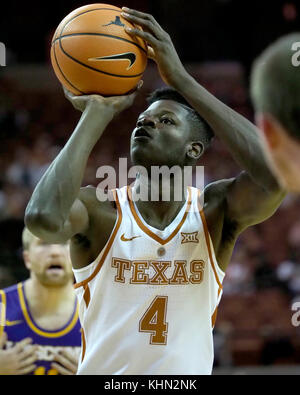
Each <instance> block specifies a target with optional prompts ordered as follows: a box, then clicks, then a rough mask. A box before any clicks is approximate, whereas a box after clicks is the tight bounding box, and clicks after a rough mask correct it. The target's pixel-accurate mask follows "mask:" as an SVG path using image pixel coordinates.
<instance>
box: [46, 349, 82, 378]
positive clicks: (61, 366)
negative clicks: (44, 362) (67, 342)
mask: <svg viewBox="0 0 300 395" xmlns="http://www.w3.org/2000/svg"><path fill="white" fill-rule="evenodd" d="M54 361H56V362H53V363H52V364H51V367H52V369H56V370H57V371H58V373H59V374H61V375H63V376H73V375H75V374H76V373H77V369H78V355H77V353H76V352H71V351H68V350H62V351H60V352H59V353H56V354H55V356H54Z"/></svg>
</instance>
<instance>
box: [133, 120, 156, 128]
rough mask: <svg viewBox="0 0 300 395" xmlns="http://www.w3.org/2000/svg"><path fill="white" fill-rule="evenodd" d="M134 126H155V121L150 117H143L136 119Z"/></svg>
mask: <svg viewBox="0 0 300 395" xmlns="http://www.w3.org/2000/svg"><path fill="white" fill-rule="evenodd" d="M136 126H137V127H138V128H141V127H143V126H149V127H150V128H155V121H154V120H153V119H152V118H150V117H144V118H141V119H139V120H138V121H137V124H136Z"/></svg>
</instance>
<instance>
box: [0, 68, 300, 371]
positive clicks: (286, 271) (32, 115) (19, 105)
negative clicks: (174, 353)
mask: <svg viewBox="0 0 300 395" xmlns="http://www.w3.org/2000/svg"><path fill="white" fill-rule="evenodd" d="M187 68H188V70H189V72H190V73H191V74H192V75H193V76H194V77H195V78H196V79H197V80H198V81H199V82H200V83H201V84H203V85H204V86H205V87H206V88H207V89H208V90H209V91H210V92H211V93H213V94H214V95H216V96H217V97H218V98H219V99H220V100H222V101H224V102H225V103H226V104H228V105H229V106H231V107H232V108H234V109H235V110H236V111H238V112H239V113H241V114H243V115H244V116H245V117H247V118H248V119H250V120H253V113H252V107H251V104H250V103H249V96H248V89H247V86H246V85H247V84H246V81H245V73H244V71H243V67H242V66H241V65H240V64H238V63H234V62H223V63H220V62H218V63H210V64H195V63H193V64H190V65H187ZM26 70H27V69H26V68H25V69H24V70H21V69H19V70H18V73H16V72H15V71H13V72H6V73H5V74H3V75H2V77H1V79H0V101H1V106H0V130H1V144H0V150H1V153H0V167H1V174H0V231H1V240H0V288H3V287H5V286H9V285H11V284H13V283H15V282H16V281H20V280H23V279H24V278H26V277H27V272H26V270H25V268H24V265H23V263H22V246H21V231H22V228H23V218H24V210H25V207H26V205H27V203H28V200H29V198H30V196H31V193H32V191H33V188H34V187H35V185H36V183H37V182H38V181H39V179H40V178H41V176H42V174H43V173H44V171H45V170H46V169H47V167H48V166H49V164H50V163H51V161H52V160H53V159H54V158H55V157H56V155H57V154H58V153H59V151H60V150H61V148H62V147H63V145H64V144H65V142H66V141H67V139H68V137H69V136H70V134H71V132H72V131H73V129H74V128H75V126H76V124H77V122H78V120H79V118H80V113H79V112H77V111H76V110H75V109H74V108H73V107H72V105H71V104H70V103H69V102H68V101H67V100H66V98H65V97H64V95H63V91H62V89H61V88H60V86H59V84H58V82H57V81H56V79H55V77H54V76H53V72H52V70H51V68H50V67H45V66H43V67H41V68H39V69H36V70H35V73H34V83H33V81H28V77H26V75H27V74H26ZM45 80H47V81H48V85H45ZM49 81H50V82H49ZM161 86H162V82H161V79H160V77H159V75H158V73H157V70H156V67H154V66H153V65H149V67H148V70H147V73H146V74H145V76H144V86H143V89H142V92H141V93H140V95H139V96H138V98H137V99H136V102H135V104H134V105H133V107H132V108H130V109H128V110H126V113H125V114H121V115H120V116H119V117H118V118H116V119H114V120H113V121H112V123H111V124H110V125H109V127H108V128H107V130H106V131H105V133H104V135H103V137H102V138H101V140H100V141H99V142H98V143H97V145H96V147H95V149H94V150H93V152H92V155H91V157H90V160H89V163H88V167H87V170H86V174H85V178H84V185H94V186H97V185H98V183H99V182H100V180H99V179H97V178H96V170H97V168H98V167H99V166H101V165H107V164H109V165H112V166H115V168H116V170H118V160H119V158H120V157H122V158H124V157H125V158H128V160H130V159H129V156H128V154H129V139H130V134H131V131H132V130H133V129H134V127H135V122H136V119H137V116H138V114H139V113H140V112H141V111H143V109H144V108H145V106H146V97H147V95H148V94H149V93H150V92H151V91H152V90H153V89H156V88H158V87H161ZM129 163H130V162H129ZM199 164H200V165H205V184H206V185H207V184H208V183H209V182H211V181H215V180H218V179H222V178H228V177H233V176H235V175H237V174H238V172H239V171H240V169H239V168H238V167H237V165H236V164H235V162H234V161H233V160H232V158H231V157H230V155H229V153H228V151H227V150H226V147H224V145H223V144H222V143H221V142H220V141H218V140H217V139H214V141H213V144H212V147H211V148H210V149H209V151H208V152H207V153H206V154H205V155H204V157H203V158H202V159H201V161H200V163H199ZM297 300H298V301H299V302H300V199H299V198H296V197H295V196H291V195H290V196H288V197H287V198H286V199H285V201H284V202H283V204H282V206H281V207H280V209H279V210H278V211H277V212H276V214H275V215H274V216H273V217H272V218H270V219H269V220H267V221H265V222H264V223H263V224H260V225H257V226H255V227H252V228H250V229H248V230H247V231H246V232H245V233H244V234H243V235H242V236H241V237H240V239H239V241H238V243H237V246H236V248H235V251H234V255H233V258H232V262H231V264H230V265H229V268H228V270H227V273H226V277H225V281H224V296H223V299H222V301H221V304H220V307H219V313H218V319H217V324H216V328H215V347H216V359H215V365H216V366H230V365H243V364H250V365H251V364H272V363H296V362H300V328H299V329H298V328H297V327H296V326H293V325H292V315H293V313H294V312H293V311H292V306H293V304H294V303H295V302H297Z"/></svg>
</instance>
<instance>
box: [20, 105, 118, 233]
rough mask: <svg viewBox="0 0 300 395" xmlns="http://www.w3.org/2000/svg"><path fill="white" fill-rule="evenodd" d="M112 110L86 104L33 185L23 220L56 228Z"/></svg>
mask: <svg viewBox="0 0 300 395" xmlns="http://www.w3.org/2000/svg"><path fill="white" fill-rule="evenodd" d="M112 117H113V114H112V112H111V111H109V109H107V111H105V112H104V111H103V113H102V112H100V111H99V109H93V108H92V106H87V108H86V109H85V111H84V112H83V114H82V116H81V118H80V121H79V122H78V124H77V126H76V128H75V130H74V132H73V134H72V136H71V137H70V139H69V141H68V142H67V144H66V145H65V147H64V148H63V149H62V151H61V152H60V153H59V155H58V156H57V157H56V159H55V160H54V161H53V162H52V164H51V165H50V166H49V168H48V170H47V171H46V172H45V174H44V175H43V177H42V179H41V180H40V182H39V183H38V185H37V186H36V188H35V190H34V192H33V194H32V197H31V199H30V201H29V204H28V206H27V209H26V213H25V222H26V223H28V224H30V223H32V224H33V226H34V225H38V226H41V227H44V228H45V230H47V231H49V232H57V231H59V229H60V228H61V227H62V226H63V224H64V222H65V221H66V219H67V218H68V216H69V213H70V210H71V207H72V205H73V203H74V202H75V200H76V198H77V197H78V194H79V191H80V187H81V184H82V180H83V176H84V172H85V168H86V164H87V161H88V158H89V155H90V153H91V151H92V149H93V147H94V146H95V144H96V142H97V141H98V139H99V138H100V137H101V135H102V133H103V131H104V130H105V127H106V126H107V124H108V123H109V122H110V121H111V119H112Z"/></svg>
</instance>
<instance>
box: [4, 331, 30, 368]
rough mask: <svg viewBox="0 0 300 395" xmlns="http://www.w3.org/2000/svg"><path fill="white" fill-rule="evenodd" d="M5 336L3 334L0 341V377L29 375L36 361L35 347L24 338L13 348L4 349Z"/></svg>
mask: <svg viewBox="0 0 300 395" xmlns="http://www.w3.org/2000/svg"><path fill="white" fill-rule="evenodd" d="M6 341H7V335H6V334H5V333H4V334H3V335H2V336H1V339H0V375H2V376H3V375H16V376H20V375H25V374H28V373H31V372H32V371H33V370H34V369H35V368H36V365H34V362H35V361H36V360H37V353H36V347H35V346H32V345H31V344H30V343H31V342H32V340H31V339H29V338H26V339H23V340H22V341H21V342H19V343H17V344H16V345H15V346H14V347H12V348H9V349H4V345H5V343H6Z"/></svg>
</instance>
